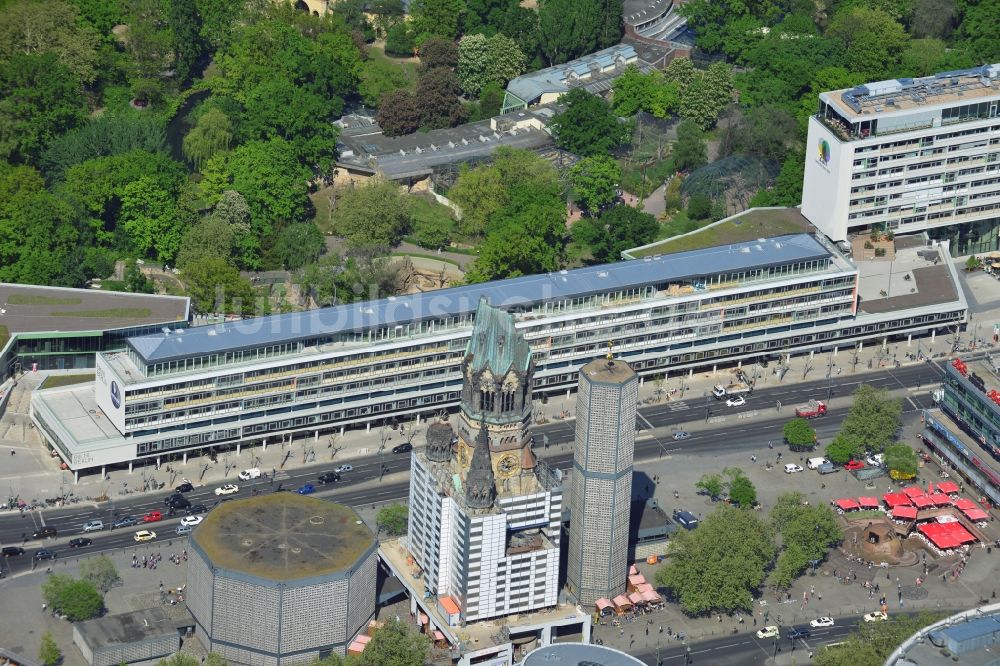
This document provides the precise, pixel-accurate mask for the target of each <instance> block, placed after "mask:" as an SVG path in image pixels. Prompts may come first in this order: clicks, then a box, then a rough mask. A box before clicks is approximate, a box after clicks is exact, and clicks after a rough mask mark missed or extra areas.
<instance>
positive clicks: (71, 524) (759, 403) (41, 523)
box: [0, 363, 942, 574]
mask: <svg viewBox="0 0 1000 666" xmlns="http://www.w3.org/2000/svg"><path fill="white" fill-rule="evenodd" d="M822 370H823V371H824V372H823V374H825V371H826V367H824V368H822ZM941 374H942V371H941V368H940V367H938V366H937V365H936V364H933V363H923V364H920V365H915V366H907V367H903V368H900V369H895V370H888V371H881V372H874V373H864V374H860V375H856V376H853V375H849V374H841V375H834V376H832V377H830V378H827V377H825V376H824V377H822V378H820V379H817V380H813V381H805V382H798V383H794V384H784V385H782V384H775V385H773V386H766V385H762V387H761V388H758V389H757V390H756V391H754V393H753V394H752V395H751V396H750V398H749V400H748V401H747V404H746V405H745V406H744V407H741V408H727V407H726V406H725V403H724V402H721V401H716V400H715V399H714V398H712V397H711V396H708V397H706V396H705V395H703V394H702V395H694V394H692V393H691V392H688V393H687V395H684V396H675V397H674V399H673V400H671V401H670V402H666V403H654V404H650V405H643V406H641V407H640V410H639V418H638V419H637V427H638V428H639V429H640V434H639V436H638V441H637V442H636V452H635V458H636V461H637V463H638V465H639V466H641V464H642V461H643V460H644V459H645V460H648V459H655V458H657V457H659V456H662V455H669V454H673V453H679V452H690V451H698V452H699V453H704V454H705V455H708V456H711V455H714V454H717V453H720V452H724V451H726V452H732V451H740V450H755V449H760V448H761V447H766V446H767V443H768V442H769V441H774V443H775V444H777V443H778V442H779V441H780V439H781V434H780V431H781V426H782V425H783V424H784V422H785V421H786V420H787V419H788V418H790V417H791V415H792V414H793V411H794V406H795V404H797V403H798V402H802V401H805V400H808V399H809V398H819V399H826V398H827V397H828V395H829V393H830V392H831V390H832V393H833V395H834V396H835V397H836V396H845V395H847V394H849V393H850V392H851V391H853V390H854V389H855V388H856V387H857V386H858V385H860V384H862V383H867V384H870V385H874V386H878V387H882V388H888V389H906V388H911V387H917V386H923V387H929V386H931V385H933V384H934V383H935V382H937V381H939V379H940V377H941ZM779 402H780V407H779ZM930 404H931V399H930V395H929V393H928V392H923V393H921V392H913V393H911V394H910V395H908V397H907V398H906V399H905V400H904V407H903V409H904V412H914V411H916V410H918V409H920V408H923V407H928V406H930ZM846 411H847V408H846V406H843V405H842V406H839V407H835V408H832V409H831V410H830V411H829V413H828V414H827V416H826V417H824V418H823V419H820V420H817V421H816V423H815V425H816V427H817V431H818V433H819V436H820V439H821V441H823V440H825V439H827V438H829V437H830V436H832V435H833V433H834V432H835V431H836V429H837V427H838V425H839V423H840V421H841V420H842V419H843V417H844V415H845V414H846ZM748 417H752V418H748ZM682 426H683V429H684V430H686V431H688V432H689V433H690V437H689V438H688V439H684V440H680V441H674V440H673V438H672V436H671V434H672V432H673V431H676V430H678V429H681V427H682ZM534 432H535V445H536V450H537V451H538V452H539V454H540V455H541V456H542V457H543V458H545V459H546V460H547V461H548V462H549V463H550V465H552V466H553V467H557V468H561V469H567V468H569V467H570V465H571V464H572V455H571V453H570V451H569V448H568V447H566V446H561V445H563V444H565V443H568V442H570V441H572V438H573V434H574V422H573V421H559V422H554V423H547V424H543V425H539V426H536V428H535V431H534ZM351 464H352V465H353V467H354V469H353V470H352V471H350V472H347V473H345V474H343V478H342V480H341V481H339V482H337V483H334V484H331V485H328V486H321V485H317V486H316V488H317V492H318V493H319V494H321V495H323V496H329V497H331V498H335V499H337V500H338V501H340V502H344V503H346V504H350V505H353V506H363V505H368V504H378V503H384V502H388V501H392V500H397V499H403V498H405V497H406V495H407V492H408V482H407V481H406V480H399V476H398V473H401V472H402V473H405V472H406V471H407V470H408V469H409V465H410V457H409V455H408V454H402V455H393V454H386V455H385V456H384V457H383V458H382V464H383V465H384V469H383V472H382V475H381V476H380V474H379V465H380V460H379V457H378V456H377V455H370V456H366V457H362V458H356V459H353V460H351ZM333 466H335V465H334V464H332V463H331V464H327V465H314V466H310V467H304V468H296V469H294V470H290V471H287V472H285V471H280V470H279V471H278V473H277V475H276V477H275V478H274V479H273V481H272V480H271V479H256V480H254V481H250V482H240V481H236V480H233V482H234V483H238V484H239V486H240V491H239V493H238V494H236V495H232V496H230V497H248V496H250V495H251V493H252V492H254V491H257V492H272V491H274V490H276V489H278V488H279V486H280V487H282V488H284V489H291V490H293V491H294V490H295V489H297V488H299V487H300V486H302V485H303V484H305V483H315V481H316V477H317V476H318V475H319V474H321V473H322V472H325V471H329V470H328V468H332V467H333ZM264 471H265V473H267V472H269V470H264ZM233 476H234V477H235V471H234V472H233ZM382 478H385V479H386V481H387V482H386V483H376V482H375V481H377V480H379V479H382ZM215 487H216V485H208V486H201V487H197V488H196V489H195V490H194V491H193V492H190V493H187V495H186V496H187V498H188V499H189V500H190V501H191V503H192V504H205V505H206V506H208V507H209V508H211V507H212V506H213V505H214V504H216V503H217V502H218V501H219V498H218V497H216V496H215V495H214V490H215ZM168 494H169V493H168V492H167V491H166V490H164V491H162V492H158V493H149V494H144V495H127V496H122V497H113V498H112V499H111V501H109V502H104V503H101V504H99V505H93V504H82V503H81V504H75V505H71V506H68V507H62V508H56V509H48V508H46V509H42V510H35V511H26V512H24V513H18V512H11V513H6V514H3V515H0V544H2V545H4V546H9V545H13V546H23V547H24V549H25V553H24V554H23V555H20V556H16V557H8V558H6V563H5V566H4V569H5V571H6V573H8V574H12V573H18V572H20V571H24V570H27V569H29V568H30V567H31V562H32V556H33V554H34V553H35V551H37V549H39V548H42V547H46V548H50V549H53V550H55V551H56V552H57V554H58V555H59V556H63V557H65V556H68V555H71V554H74V552H73V551H71V550H70V549H69V547H68V545H67V544H68V541H69V540H70V539H72V538H73V537H77V536H81V535H82V534H81V531H82V527H83V524H84V523H86V522H87V521H89V520H93V519H101V520H103V521H104V524H105V528H106V529H105V530H103V531H99V532H92V533H89V534H87V535H85V536H87V537H89V538H91V539H93V543H92V544H90V545H89V546H86V547H85V549H86V550H87V551H89V552H94V551H100V550H107V549H120V548H128V547H131V546H133V545H135V542H134V540H133V536H134V534H135V531H136V530H138V529H144V528H145V529H151V530H153V531H155V532H156V533H157V537H158V541H159V542H167V541H170V540H171V539H177V538H179V537H178V536H177V534H176V527H177V525H178V523H179V522H180V518H181V516H182V515H183V511H178V512H177V516H175V517H173V518H167V519H166V520H163V521H160V522H154V523H150V524H148V525H142V524H141V523H140V524H139V525H137V526H135V527H129V528H122V529H117V530H109V529H107V527H108V526H110V525H111V523H112V522H113V520H114V518H115V517H116V516H126V515H130V516H134V517H135V518H136V519H138V520H140V521H141V519H142V516H143V515H144V514H146V513H147V512H150V511H164V512H165V511H166V508H165V507H164V505H163V500H164V498H166V497H167V495H168ZM164 515H165V513H164ZM41 527H53V528H55V529H56V530H57V532H58V534H57V536H56V537H55V538H50V539H45V540H33V539H32V538H31V535H32V533H33V532H34V531H35V530H37V529H39V528H41Z"/></svg>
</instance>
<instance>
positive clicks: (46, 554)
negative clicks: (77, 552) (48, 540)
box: [35, 548, 56, 560]
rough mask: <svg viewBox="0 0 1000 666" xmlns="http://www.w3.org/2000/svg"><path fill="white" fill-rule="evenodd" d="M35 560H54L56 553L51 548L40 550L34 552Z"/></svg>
mask: <svg viewBox="0 0 1000 666" xmlns="http://www.w3.org/2000/svg"><path fill="white" fill-rule="evenodd" d="M35 559H36V560H54V559H56V551H54V550H52V549H51V548H41V549H39V550H36V551H35Z"/></svg>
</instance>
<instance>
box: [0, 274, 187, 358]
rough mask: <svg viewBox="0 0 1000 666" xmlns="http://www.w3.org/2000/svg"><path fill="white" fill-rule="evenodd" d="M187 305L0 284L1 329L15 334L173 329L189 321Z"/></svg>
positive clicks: (88, 291)
mask: <svg viewBox="0 0 1000 666" xmlns="http://www.w3.org/2000/svg"><path fill="white" fill-rule="evenodd" d="M189 302H190V301H189V299H187V298H182V297H179V296H152V295H148V294H128V293H122V292H109V291H95V290H93V289H66V288H62V287H40V286H35V285H26V284H8V283H0V328H6V330H7V331H9V332H10V333H11V334H15V333H42V332H45V333H48V332H70V331H72V332H81V331H108V330H114V329H120V328H130V327H133V326H154V325H156V324H171V323H174V322H182V321H187V318H188V307H189ZM0 346H2V343H0Z"/></svg>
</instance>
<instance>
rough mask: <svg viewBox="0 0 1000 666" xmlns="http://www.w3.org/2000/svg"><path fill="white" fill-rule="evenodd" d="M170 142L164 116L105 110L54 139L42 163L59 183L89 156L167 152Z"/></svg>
mask: <svg viewBox="0 0 1000 666" xmlns="http://www.w3.org/2000/svg"><path fill="white" fill-rule="evenodd" d="M166 145H167V132H166V128H165V127H164V124H163V122H162V120H161V119H160V118H157V117H156V116H150V115H144V114H135V113H122V114H115V113H111V112H105V113H103V114H101V115H100V116H97V117H95V118H89V119H87V121H86V122H85V123H84V124H82V125H80V126H79V127H77V128H75V129H71V130H69V131H68V132H66V133H64V134H62V135H61V136H58V137H56V138H55V139H53V140H52V141H51V142H50V143H49V147H48V148H47V149H46V150H45V152H44V153H42V156H41V159H40V160H39V164H40V166H41V168H42V170H43V171H44V172H45V176H46V178H47V180H48V181H49V182H59V181H61V180H62V179H63V177H64V176H65V173H66V170H67V169H69V168H70V167H72V166H75V165H77V164H80V163H81V162H86V161H87V160H89V159H93V158H95V157H107V156H109V155H121V154H122V153H128V152H131V151H133V150H144V151H146V152H149V153H157V152H163V151H164V150H165V149H166Z"/></svg>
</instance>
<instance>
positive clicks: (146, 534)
mask: <svg viewBox="0 0 1000 666" xmlns="http://www.w3.org/2000/svg"><path fill="white" fill-rule="evenodd" d="M133 538H134V539H135V540H136V541H137V542H139V543H145V542H147V541H156V532H154V531H152V530H139V531H138V532H136V533H135V536H134V537H133Z"/></svg>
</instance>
